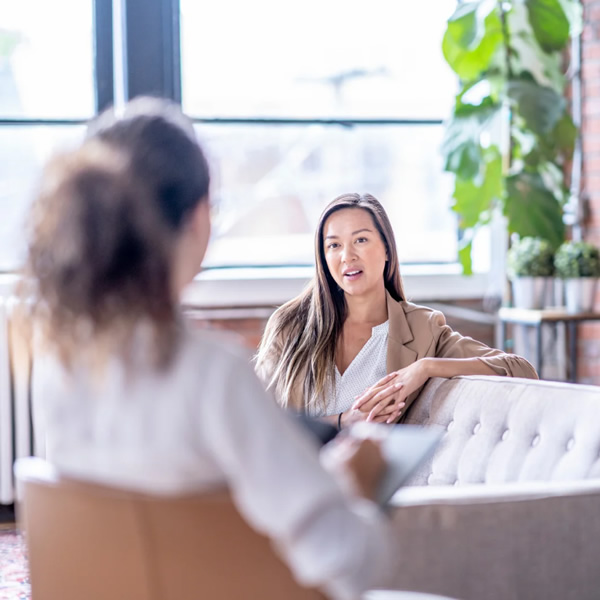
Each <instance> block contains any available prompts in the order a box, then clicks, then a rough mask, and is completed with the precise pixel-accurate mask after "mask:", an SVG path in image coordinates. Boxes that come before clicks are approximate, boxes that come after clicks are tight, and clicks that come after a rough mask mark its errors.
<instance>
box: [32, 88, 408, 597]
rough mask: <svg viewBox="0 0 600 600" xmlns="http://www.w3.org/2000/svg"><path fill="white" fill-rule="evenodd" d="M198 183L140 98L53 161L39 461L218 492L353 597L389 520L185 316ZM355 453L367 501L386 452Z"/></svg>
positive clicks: (371, 567)
mask: <svg viewBox="0 0 600 600" xmlns="http://www.w3.org/2000/svg"><path fill="white" fill-rule="evenodd" d="M209 180H210V177H209V170H208V166H207V161H206V159H205V157H204V153H203V151H202V149H201V147H200V146H199V145H198V142H197V140H196V136H195V132H194V129H193V127H192V125H191V123H190V122H189V121H188V120H187V119H186V118H185V117H184V116H183V115H182V113H181V112H180V109H179V108H178V107H177V106H176V105H174V104H169V103H166V102H162V101H159V100H152V99H144V98H142V99H138V100H134V101H132V102H131V103H130V104H128V105H127V106H126V107H125V109H124V111H123V112H122V113H121V114H115V113H112V112H111V113H107V114H105V115H103V116H102V117H101V118H100V119H99V120H98V121H97V122H96V123H94V124H93V125H92V127H91V128H90V134H89V136H88V139H87V140H86V141H84V142H83V144H81V146H80V147H79V148H77V149H76V150H74V151H72V152H69V153H66V154H64V155H62V156H58V157H56V158H55V159H53V160H52V161H51V162H50V164H49V165H48V167H47V169H46V171H45V173H44V176H43V178H42V183H41V188H40V191H39V194H38V198H37V201H36V202H35V205H34V208H33V213H32V221H31V231H30V242H29V254H28V261H27V269H26V274H25V278H24V290H23V294H24V295H25V297H26V299H27V302H26V305H27V306H30V307H31V314H30V317H31V320H32V322H33V324H34V333H35V336H34V337H35V338H36V340H37V342H38V348H39V350H38V354H37V357H36V377H37V380H38V388H39V390H40V394H39V397H37V398H36V402H37V403H38V405H39V408H40V410H41V417H42V418H43V420H44V422H45V431H46V451H47V457H48V459H49V460H50V461H51V462H52V463H54V465H55V466H56V467H57V468H58V469H59V470H60V471H62V472H63V473H65V474H66V475H69V476H72V477H75V478H80V479H85V480H90V481H93V482H98V483H102V484H110V485H118V486H124V487H127V488H130V489H131V488H132V489H135V490H140V491H144V492H153V493H154V492H158V493H163V494H164V493H169V494H177V493H184V492H193V491H202V490H210V489H214V488H219V487H223V486H227V487H228V488H229V489H230V490H231V493H232V496H233V499H234V501H235V502H236V504H237V506H238V508H239V510H240V512H241V513H242V514H243V515H244V516H245V517H246V518H247V519H248V521H249V522H250V523H251V524H252V525H253V526H254V527H255V528H256V529H258V530H260V531H261V532H263V533H265V534H267V535H268V536H270V537H271V538H272V539H273V540H274V542H275V543H276V545H277V547H278V549H279V550H280V551H281V552H282V554H283V556H284V558H285V559H286V560H287V561H288V562H289V564H290V566H291V568H292V570H293V572H294V573H295V575H296V576H297V578H298V579H299V580H300V582H301V583H303V584H305V585H308V586H315V587H316V586H318V587H322V588H324V589H325V590H326V591H327V593H328V594H330V595H331V596H332V597H335V598H356V597H358V596H359V595H360V593H361V592H362V591H363V590H365V589H369V588H372V587H382V586H385V585H386V584H387V583H388V582H389V581H390V580H391V579H392V576H393V574H394V572H395V571H397V566H398V564H399V560H400V558H399V557H400V553H399V551H398V549H397V548H396V547H395V542H393V540H392V538H391V536H392V534H393V533H392V531H391V530H390V527H389V523H388V521H387V519H386V518H385V517H384V515H383V514H382V513H381V512H380V511H379V510H377V509H376V507H375V505H374V504H373V503H370V502H366V501H365V500H363V499H361V498H359V497H358V496H356V497H354V496H351V495H349V494H346V493H344V491H343V489H342V486H341V485H338V484H337V482H336V481H335V480H334V478H332V477H331V475H330V474H329V473H327V472H326V471H324V470H323V468H322V466H321V464H320V461H319V455H318V450H317V447H316V444H315V443H314V441H313V440H312V439H310V438H308V437H307V434H306V433H305V432H304V431H303V430H300V429H299V428H298V426H297V424H296V423H294V422H293V421H292V419H290V418H289V415H287V414H285V412H284V411H282V410H281V409H280V408H279V407H278V406H277V404H276V403H275V402H274V401H273V400H272V398H270V397H269V395H268V394H267V393H266V392H265V390H264V388H263V386H262V384H261V383H260V382H259V380H258V379H257V377H256V375H255V374H254V372H253V370H252V367H251V366H250V365H249V363H248V360H247V357H246V356H244V355H243V353H240V352H239V351H238V350H236V349H235V348H232V347H230V346H228V345H226V344H224V343H223V342H222V341H219V340H218V339H214V338H213V334H209V333H208V332H199V331H195V330H194V329H193V328H192V327H191V326H190V325H189V324H188V323H187V322H186V320H185V318H184V316H183V315H182V314H181V312H180V309H179V296H180V292H181V290H182V288H183V287H184V286H185V285H186V284H187V283H189V282H190V281H191V279H192V278H193V277H194V275H195V274H196V273H197V272H198V271H199V269H200V265H201V262H202V259H203V256H204V252H205V250H206V246H207V243H208V239H209V232H210V214H209ZM354 450H355V451H354V452H349V454H348V456H349V462H348V463H346V466H347V467H348V468H347V469H346V470H343V471H342V473H343V474H344V476H346V475H350V476H353V477H354V481H355V484H356V489H357V490H358V491H360V492H361V493H362V494H363V495H365V496H369V497H373V496H374V493H375V490H376V487H377V484H378V482H379V477H380V475H381V473H382V471H383V467H384V464H383V461H382V458H381V453H380V452H379V450H378V447H377V446H376V445H375V444H373V443H371V444H369V443H366V444H358V445H357V446H355V448H354ZM264 576H265V577H268V573H265V574H264Z"/></svg>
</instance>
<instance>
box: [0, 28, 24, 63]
mask: <svg viewBox="0 0 600 600" xmlns="http://www.w3.org/2000/svg"><path fill="white" fill-rule="evenodd" d="M21 41H22V36H21V34H20V33H18V32H16V31H9V30H7V29H2V28H0V59H3V58H8V57H9V56H10V55H11V54H12V53H13V51H14V49H15V48H16V47H17V46H18V45H19V43H20V42H21Z"/></svg>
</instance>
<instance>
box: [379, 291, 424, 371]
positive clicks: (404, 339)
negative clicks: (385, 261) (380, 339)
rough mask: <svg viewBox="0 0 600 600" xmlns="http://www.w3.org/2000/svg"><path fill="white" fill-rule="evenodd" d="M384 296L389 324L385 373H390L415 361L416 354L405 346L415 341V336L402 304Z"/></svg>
mask: <svg viewBox="0 0 600 600" xmlns="http://www.w3.org/2000/svg"><path fill="white" fill-rule="evenodd" d="M386 294H387V309H388V319H389V322H390V326H389V331H388V349H387V361H386V367H387V372H388V373H391V372H392V371H397V370H398V369H402V368H403V367H406V366H408V365H410V364H412V363H414V362H415V360H417V353H416V352H415V351H414V350H413V349H412V348H408V347H407V346H406V344H408V343H410V342H412V341H413V340H414V339H415V336H414V335H413V332H412V330H411V328H410V326H409V324H408V321H407V320H406V314H405V313H404V308H403V306H402V303H401V302H396V301H395V300H394V299H393V298H392V297H391V296H390V294H389V292H386Z"/></svg>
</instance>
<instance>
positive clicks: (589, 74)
mask: <svg viewBox="0 0 600 600" xmlns="http://www.w3.org/2000/svg"><path fill="white" fill-rule="evenodd" d="M583 17H584V29H583V35H582V49H581V55H582V58H581V78H582V99H583V117H582V119H583V120H582V126H581V136H582V142H583V190H582V192H583V193H582V197H583V198H584V200H585V201H586V202H587V203H588V206H587V209H588V210H587V213H588V215H587V219H586V222H585V228H584V238H585V239H587V240H589V241H590V242H593V243H595V244H597V245H600V0H583ZM599 304H600V292H599V295H598V296H597V298H596V306H598V305H599ZM579 333H580V334H579V341H578V343H579V348H578V351H579V365H578V366H579V368H578V371H579V372H578V381H579V382H581V383H592V384H595V385H600V324H586V325H582V326H580V332H579Z"/></svg>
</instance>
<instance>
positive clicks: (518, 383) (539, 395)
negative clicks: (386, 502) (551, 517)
mask: <svg viewBox="0 0 600 600" xmlns="http://www.w3.org/2000/svg"><path fill="white" fill-rule="evenodd" d="M404 422H405V423H407V424H415V425H437V426H441V427H443V428H444V429H446V434H445V436H444V438H443V440H442V443H441V444H440V446H439V447H438V449H437V450H436V452H435V454H434V455H433V456H432V458H431V459H430V460H429V461H428V462H427V463H425V464H424V465H423V466H422V467H421V468H420V469H419V470H418V471H417V472H416V473H415V474H414V475H413V476H412V477H411V479H410V481H409V482H408V483H409V485H411V484H412V485H427V484H430V485H448V484H451V485H452V484H454V485H459V484H463V483H500V482H505V481H534V480H570V479H585V478H600V387H595V386H584V385H576V384H570V383H562V382H550V381H538V380H531V379H517V378H509V377H483V376H469V377H455V378H452V379H440V378H434V379H431V380H430V381H429V382H428V383H427V385H426V386H425V388H424V389H423V391H422V393H421V394H420V396H419V397H418V398H417V400H416V401H415V402H414V403H413V405H412V406H411V407H410V410H409V412H408V413H407V415H406V418H405V420H404Z"/></svg>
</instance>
